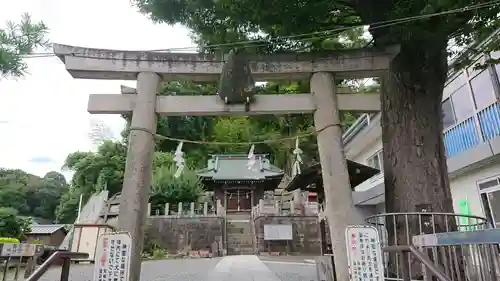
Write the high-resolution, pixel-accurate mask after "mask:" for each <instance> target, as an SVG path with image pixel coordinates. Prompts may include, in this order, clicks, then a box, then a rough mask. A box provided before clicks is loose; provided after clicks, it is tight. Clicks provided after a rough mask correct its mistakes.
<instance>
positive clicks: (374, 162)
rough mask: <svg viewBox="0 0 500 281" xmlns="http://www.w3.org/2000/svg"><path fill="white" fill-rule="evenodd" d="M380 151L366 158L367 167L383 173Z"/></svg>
mask: <svg viewBox="0 0 500 281" xmlns="http://www.w3.org/2000/svg"><path fill="white" fill-rule="evenodd" d="M383 161H384V160H383V155H382V150H379V151H377V153H375V154H374V155H372V156H370V158H368V166H370V167H372V168H374V169H377V170H379V171H381V172H383V171H384V162H383Z"/></svg>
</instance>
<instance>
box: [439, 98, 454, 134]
mask: <svg viewBox="0 0 500 281" xmlns="http://www.w3.org/2000/svg"><path fill="white" fill-rule="evenodd" d="M441 108H442V110H443V128H445V129H446V128H448V127H451V126H453V125H455V114H454V113H453V108H452V107H451V101H450V99H446V100H445V101H444V102H443V104H442V105H441Z"/></svg>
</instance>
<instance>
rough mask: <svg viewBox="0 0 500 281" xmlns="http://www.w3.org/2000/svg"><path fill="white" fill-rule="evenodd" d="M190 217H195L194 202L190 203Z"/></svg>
mask: <svg viewBox="0 0 500 281" xmlns="http://www.w3.org/2000/svg"><path fill="white" fill-rule="evenodd" d="M189 216H191V217H192V216H194V202H191V203H189Z"/></svg>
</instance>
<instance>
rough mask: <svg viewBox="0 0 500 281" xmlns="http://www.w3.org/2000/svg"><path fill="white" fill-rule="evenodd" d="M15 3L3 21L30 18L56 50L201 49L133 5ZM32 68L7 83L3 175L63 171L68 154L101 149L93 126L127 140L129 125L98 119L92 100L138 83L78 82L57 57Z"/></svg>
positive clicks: (0, 143) (1, 117)
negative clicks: (61, 46) (7, 172)
mask: <svg viewBox="0 0 500 281" xmlns="http://www.w3.org/2000/svg"><path fill="white" fill-rule="evenodd" d="M8 2H9V4H8V5H2V9H0V19H1V20H13V21H17V20H19V19H20V16H21V14H22V13H24V12H28V13H30V14H32V16H33V19H34V20H43V21H44V22H45V23H46V24H47V25H48V26H49V28H50V29H51V32H50V36H49V39H50V41H51V42H54V43H60V44H67V45H78V46H83V47H95V48H109V49H130V50H134V49H135V50H138V49H139V50H140V49H143V50H144V49H164V48H179V47H187V46H192V45H193V42H192V41H191V40H190V38H189V32H188V30H187V29H185V28H183V27H179V26H175V27H172V26H168V25H158V24H153V23H152V22H151V21H149V20H148V19H147V18H146V17H145V16H143V15H141V14H139V13H137V12H136V9H135V8H133V7H130V4H129V3H130V2H129V0H106V1H102V0H87V1H84V2H82V1H76V0H15V1H14V0H10V1H8ZM3 24H4V22H0V25H3ZM48 51H51V50H48ZM42 52H46V51H43V50H42ZM28 65H29V73H30V74H29V75H27V76H26V77H24V78H19V79H16V80H13V79H9V80H5V79H3V80H0V135H1V137H0V167H2V168H19V169H23V170H25V171H27V172H30V173H33V174H36V175H40V176H43V175H44V174H45V173H47V172H49V171H52V170H55V171H61V166H62V164H63V162H64V159H65V157H66V155H67V154H69V153H71V152H74V151H89V150H91V149H92V148H93V147H92V142H91V140H90V138H89V136H88V135H89V133H90V129H91V127H92V126H91V124H92V123H94V124H95V123H96V122H97V123H99V122H102V123H103V124H105V125H106V126H108V127H110V128H111V130H112V132H113V134H114V135H116V136H117V137H119V133H120V131H121V129H122V128H123V120H121V118H120V117H119V116H112V115H107V116H98V115H93V116H92V117H91V116H90V114H88V113H87V110H86V107H87V101H88V95H89V94H98V93H103V94H104V93H109V94H113V93H115V94H119V93H120V85H122V84H123V85H127V86H132V87H133V86H135V83H134V82H133V81H127V82H125V81H104V80H76V79H73V78H71V76H70V75H69V74H68V73H67V72H66V71H65V69H64V65H63V64H62V63H61V62H60V60H59V59H58V58H56V57H47V58H32V59H29V60H28ZM96 120H97V121H96ZM64 174H65V175H66V176H67V178H68V177H69V176H70V173H69V172H65V173H64Z"/></svg>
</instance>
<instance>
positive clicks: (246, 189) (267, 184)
mask: <svg viewBox="0 0 500 281" xmlns="http://www.w3.org/2000/svg"><path fill="white" fill-rule="evenodd" d="M283 175H284V173H283V171H282V170H281V169H279V168H278V167H276V166H274V165H272V164H271V162H270V161H269V159H268V158H267V156H266V155H264V154H258V155H256V162H255V165H253V167H250V168H249V167H248V157H247V155H246V154H236V155H213V156H212V158H211V159H209V160H208V164H207V167H206V168H205V169H203V170H201V171H200V172H199V173H198V176H199V177H200V180H201V182H202V183H203V184H204V186H205V188H206V189H207V190H208V191H213V192H214V200H220V201H221V203H222V204H223V206H224V207H225V208H226V211H227V212H250V211H251V209H252V207H253V206H255V205H257V204H258V202H259V199H262V198H263V197H264V191H268V190H274V189H276V187H277V186H278V185H279V183H280V182H281V179H282V178H283Z"/></svg>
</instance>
